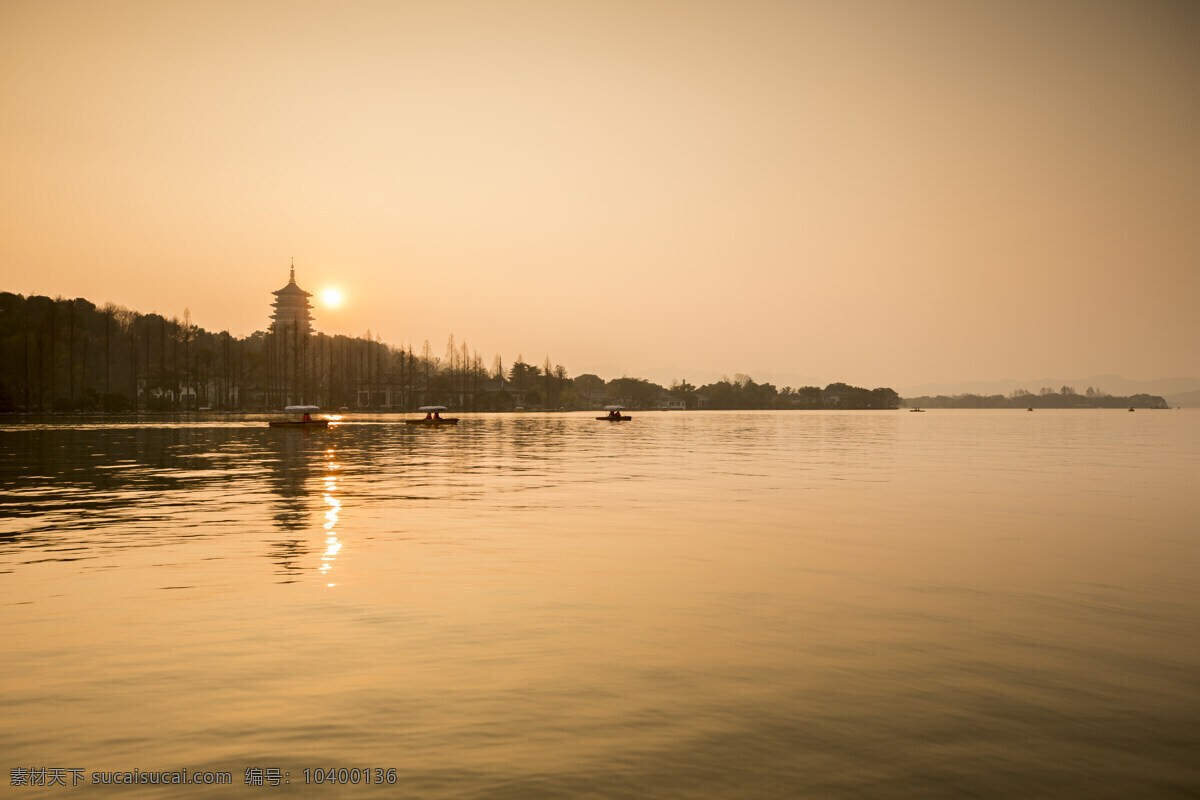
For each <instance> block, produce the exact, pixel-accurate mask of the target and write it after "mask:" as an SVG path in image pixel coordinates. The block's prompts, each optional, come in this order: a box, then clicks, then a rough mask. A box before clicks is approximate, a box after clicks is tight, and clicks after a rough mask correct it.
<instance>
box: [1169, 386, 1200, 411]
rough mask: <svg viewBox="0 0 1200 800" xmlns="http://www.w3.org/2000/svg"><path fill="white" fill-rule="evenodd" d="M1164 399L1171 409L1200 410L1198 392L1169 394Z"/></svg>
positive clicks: (1199, 392)
mask: <svg viewBox="0 0 1200 800" xmlns="http://www.w3.org/2000/svg"><path fill="white" fill-rule="evenodd" d="M1165 399H1166V401H1167V405H1169V406H1170V407H1171V408H1200V390H1197V391H1194V392H1179V393H1177V394H1169V395H1166V396H1165Z"/></svg>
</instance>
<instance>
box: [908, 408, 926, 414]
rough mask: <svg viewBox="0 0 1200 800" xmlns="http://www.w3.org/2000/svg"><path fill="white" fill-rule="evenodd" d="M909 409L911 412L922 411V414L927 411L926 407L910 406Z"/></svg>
mask: <svg viewBox="0 0 1200 800" xmlns="http://www.w3.org/2000/svg"><path fill="white" fill-rule="evenodd" d="M909 411H911V412H920V413H922V414H924V413H925V409H923V408H910V409H909Z"/></svg>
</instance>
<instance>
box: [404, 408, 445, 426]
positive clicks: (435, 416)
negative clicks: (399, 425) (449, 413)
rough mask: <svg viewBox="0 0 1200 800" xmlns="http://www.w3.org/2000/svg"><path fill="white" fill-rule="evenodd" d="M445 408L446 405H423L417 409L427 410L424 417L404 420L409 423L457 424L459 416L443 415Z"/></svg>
mask: <svg viewBox="0 0 1200 800" xmlns="http://www.w3.org/2000/svg"><path fill="white" fill-rule="evenodd" d="M445 410H446V407H445V406H421V407H420V408H418V409H417V411H423V412H425V416H424V418H422V419H406V420H404V422H405V423H406V424H408V425H434V426H437V425H457V424H458V417H443V416H442V412H443V411H445Z"/></svg>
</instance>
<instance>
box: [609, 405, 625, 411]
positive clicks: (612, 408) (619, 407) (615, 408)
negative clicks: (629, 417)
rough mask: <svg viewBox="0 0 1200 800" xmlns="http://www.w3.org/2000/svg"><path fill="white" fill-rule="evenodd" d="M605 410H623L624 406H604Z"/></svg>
mask: <svg viewBox="0 0 1200 800" xmlns="http://www.w3.org/2000/svg"><path fill="white" fill-rule="evenodd" d="M604 410H605V411H624V410H625V406H605V407H604Z"/></svg>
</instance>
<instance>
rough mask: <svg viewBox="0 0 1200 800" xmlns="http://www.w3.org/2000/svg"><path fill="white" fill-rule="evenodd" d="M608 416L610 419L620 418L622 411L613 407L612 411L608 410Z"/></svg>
mask: <svg viewBox="0 0 1200 800" xmlns="http://www.w3.org/2000/svg"><path fill="white" fill-rule="evenodd" d="M608 418H609V419H620V418H621V412H620V411H617V410H616V409H613V410H612V411H610V412H608Z"/></svg>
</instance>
